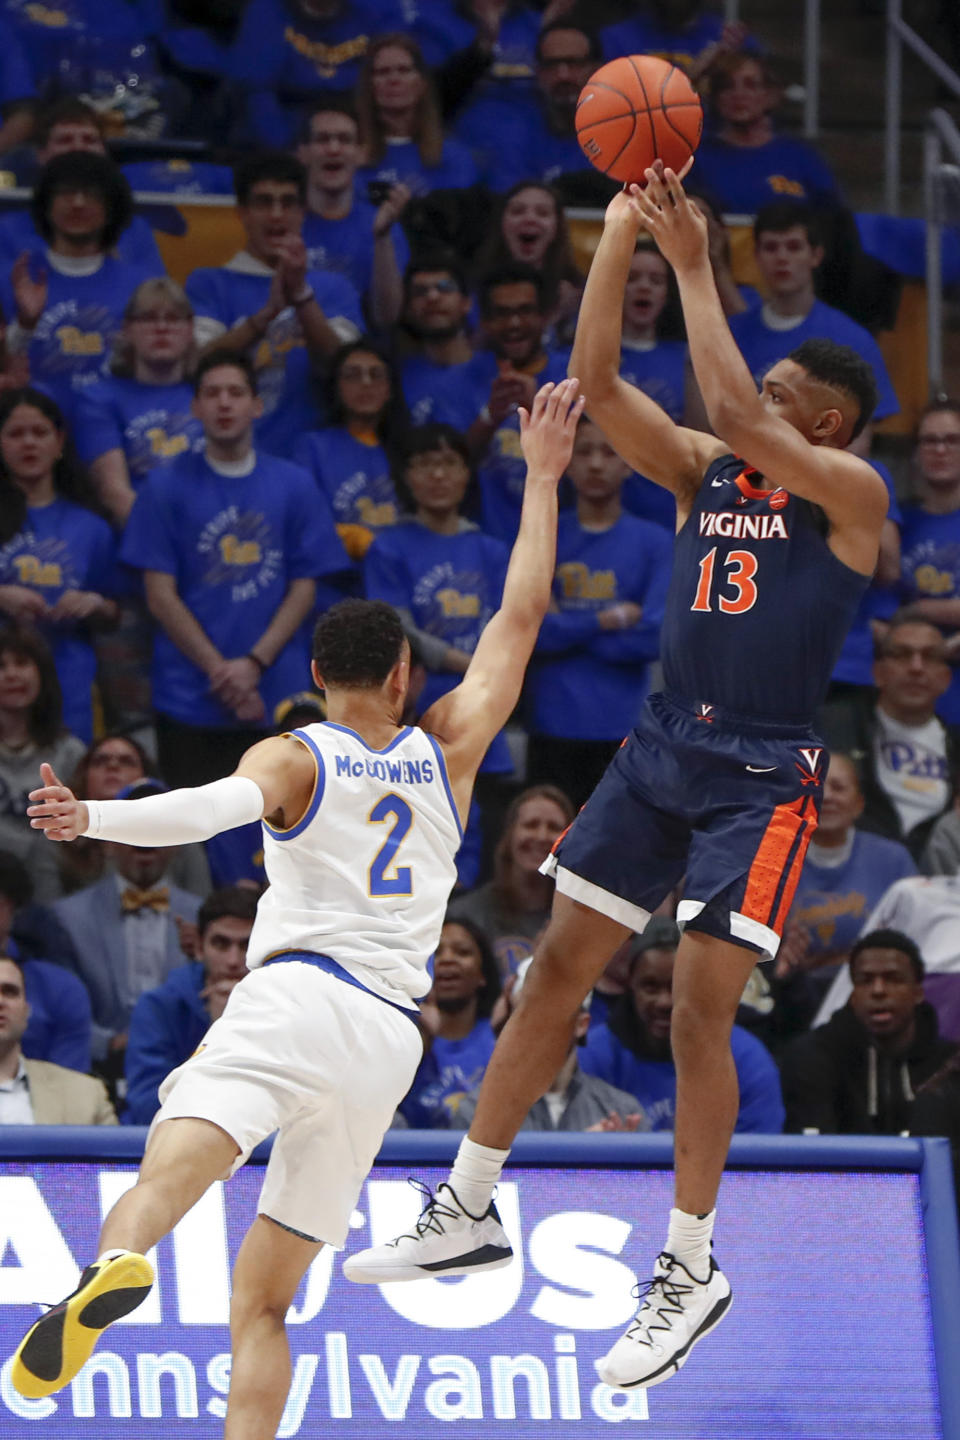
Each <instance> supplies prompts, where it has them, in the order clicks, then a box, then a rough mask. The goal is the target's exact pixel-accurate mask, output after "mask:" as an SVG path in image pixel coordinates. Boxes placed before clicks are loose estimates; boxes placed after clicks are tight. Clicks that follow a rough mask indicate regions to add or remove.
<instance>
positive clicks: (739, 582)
mask: <svg viewBox="0 0 960 1440" xmlns="http://www.w3.org/2000/svg"><path fill="white" fill-rule="evenodd" d="M716 563H717V547H716V545H714V547H713V549H712V550H708V551H707V553H706V555H704V557H703V559H702V560H701V561H700V579H699V580H698V582H697V593H696V595H695V596H694V599H693V604H692V605H691V606H690V609H691V610H696V611H699V612H700V613H701V614H703V613H705V612H708V611H711V610H712V609H713V608H714V607H713V605H712V604H711V603H710V597H711V592H712V591H713V572H714V569H715V567H716ZM723 564H724V565H725V566H726V567H727V570H728V571H729V574H727V575H724V576H722V577H721V579H720V582H719V585H718V589H719V588H720V586H724V585H730V586H732V587H733V589H734V590H735V591H736V594H735V595H734V596H732V597H731V596H729V595H724V594H723V593H722V592H721V593H720V594H719V595H718V596H717V606H718V608H719V609H720V610H722V611H723V613H724V614H725V615H742V614H743V612H744V611H745V610H752V609H753V607H754V605H756V603H757V587H756V585H755V584H754V576H755V575H756V573H757V557H756V555H754V553H753V551H752V550H731V551H730V553H729V554H728V555H727V556H726V558H725V560H724V561H723Z"/></svg>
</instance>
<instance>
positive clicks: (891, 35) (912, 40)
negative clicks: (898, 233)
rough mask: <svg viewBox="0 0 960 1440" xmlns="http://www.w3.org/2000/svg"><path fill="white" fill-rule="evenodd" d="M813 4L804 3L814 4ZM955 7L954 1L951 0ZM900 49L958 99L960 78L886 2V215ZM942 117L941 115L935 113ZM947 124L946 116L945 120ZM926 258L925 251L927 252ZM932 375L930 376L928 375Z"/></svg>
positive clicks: (891, 0) (899, 93)
mask: <svg viewBox="0 0 960 1440" xmlns="http://www.w3.org/2000/svg"><path fill="white" fill-rule="evenodd" d="M816 3H817V0H808V7H809V5H810V4H816ZM954 3H955V0H954ZM904 46H906V48H907V49H908V50H910V51H912V52H913V54H914V55H916V56H917V58H918V59H919V60H922V61H923V63H924V65H926V67H927V69H928V70H930V71H932V73H933V74H934V75H936V77H937V79H938V80H939V81H940V83H941V85H944V86H946V88H947V89H948V90H949V91H950V92H951V93H952V94H953V95H955V96H956V97H957V98H958V99H960V75H958V74H957V73H956V71H954V70H951V68H950V66H949V65H948V64H947V62H946V61H945V60H943V59H942V58H941V57H940V56H939V55H938V54H937V52H936V51H935V50H932V49H931V48H930V46H929V45H928V44H927V42H926V41H925V40H923V39H922V38H921V37H920V36H919V35H918V34H917V32H916V30H914V29H913V27H912V26H910V25H908V24H907V22H906V21H905V20H904V18H903V0H887V88H886V101H887V106H886V143H885V148H884V160H885V164H884V187H885V188H884V209H885V210H886V212H887V214H888V215H899V213H900V170H901V165H900V156H901V145H902V135H901V132H902V128H903V50H904ZM935 113H939V114H943V113H944V112H943V111H939V112H935ZM945 118H946V119H948V120H949V116H946V117H945ZM928 254H929V251H928ZM931 374H932V372H931Z"/></svg>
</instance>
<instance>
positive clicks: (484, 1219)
mask: <svg viewBox="0 0 960 1440" xmlns="http://www.w3.org/2000/svg"><path fill="white" fill-rule="evenodd" d="M410 1183H411V1184H412V1185H413V1186H414V1188H415V1189H417V1190H419V1191H420V1192H421V1194H422V1195H423V1196H424V1198H425V1200H426V1205H425V1206H424V1210H423V1214H422V1215H421V1216H420V1219H419V1220H418V1221H417V1223H416V1225H415V1226H414V1228H413V1230H411V1231H410V1233H409V1234H407V1235H399V1236H398V1237H397V1239H396V1240H390V1241H388V1242H387V1244H386V1245H374V1246H372V1247H371V1248H370V1249H369V1250H361V1251H360V1253H359V1254H358V1255H351V1256H349V1258H348V1259H346V1260H345V1261H344V1262H343V1273H344V1275H346V1277H347V1279H348V1280H353V1281H355V1283H356V1284H358V1285H383V1284H387V1283H389V1282H390V1281H392V1280H423V1279H424V1278H427V1277H430V1276H433V1277H434V1278H436V1277H437V1276H440V1275H475V1274H477V1273H478V1272H479V1271H482V1270H500V1269H502V1267H503V1266H504V1265H509V1264H510V1261H511V1260H512V1259H513V1250H512V1249H511V1247H510V1241H509V1240H508V1239H507V1232H506V1231H505V1230H504V1228H503V1226H502V1225H501V1223H500V1216H499V1215H498V1214H497V1207H496V1206H495V1205H494V1204H493V1202H492V1201H491V1202H490V1205H489V1207H488V1209H487V1210H486V1211H485V1213H484V1214H483V1215H480V1216H476V1215H471V1214H470V1213H469V1212H468V1211H466V1210H464V1208H463V1206H462V1205H461V1204H460V1201H459V1200H458V1199H457V1196H456V1192H455V1191H454V1190H452V1189H451V1187H450V1186H449V1185H447V1184H443V1185H438V1186H437V1192H436V1194H433V1192H432V1191H431V1190H430V1189H429V1187H428V1186H426V1185H423V1184H421V1183H420V1181H418V1180H412V1181H411V1182H410ZM441 1196H442V1197H443V1198H442V1199H441Z"/></svg>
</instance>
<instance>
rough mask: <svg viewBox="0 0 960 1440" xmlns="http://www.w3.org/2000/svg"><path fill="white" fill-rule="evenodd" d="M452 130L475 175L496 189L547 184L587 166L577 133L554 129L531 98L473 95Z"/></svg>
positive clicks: (588, 166) (588, 167) (587, 168)
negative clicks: (522, 183) (467, 152)
mask: <svg viewBox="0 0 960 1440" xmlns="http://www.w3.org/2000/svg"><path fill="white" fill-rule="evenodd" d="M456 135H457V139H458V140H460V141H461V142H462V143H463V144H464V145H466V146H467V147H468V149H469V150H470V152H471V154H472V155H473V158H474V161H475V162H476V165H477V167H478V169H479V172H480V174H479V178H480V179H481V180H482V181H483V183H484V184H485V185H489V186H490V187H491V188H492V189H494V190H499V191H501V192H502V191H504V190H509V189H510V187H511V185H515V184H516V183H517V182H518V181H520V180H530V181H538V180H539V181H543V182H544V183H547V184H549V183H550V182H551V181H554V180H556V179H557V177H558V176H559V175H566V174H568V173H570V172H573V171H577V170H589V169H590V165H589V162H588V161H587V158H586V156H585V155H584V153H583V151H582V150H581V149H580V142H579V141H578V140H577V137H576V136H575V135H557V134H555V133H554V132H553V130H551V129H550V126H549V125H548V123H547V118H546V115H545V113H544V111H543V109H542V107H541V106H540V104H539V103H538V102H537V100H536V98H535V97H531V98H530V99H529V100H526V101H517V100H496V99H486V100H478V101H477V102H476V104H474V105H471V106H470V107H469V109H468V110H467V111H466V112H465V113H464V114H463V115H462V116H461V117H460V119H459V120H458V121H457V124H456Z"/></svg>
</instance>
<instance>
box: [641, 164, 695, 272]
mask: <svg viewBox="0 0 960 1440" xmlns="http://www.w3.org/2000/svg"><path fill="white" fill-rule="evenodd" d="M692 163H693V161H692V158H691V160H690V161H688V162H687V165H685V166H684V168H683V170H682V171H681V172H680V174H679V175H675V174H674V172H673V171H672V170H664V169H662V167H660V166H656V167H651V169H649V170H647V172H646V175H645V177H644V178H645V180H646V185H645V187H644V188H643V189H641V187H640V186H639V185H630V186H628V187H627V189H628V192H629V195H630V201H631V203H632V204H633V205H634V206H635V207H636V210H637V212H638V213H639V216H640V224H641V225H643V226H645V227H646V229H647V230H649V232H650V234H651V235H652V236H653V238H654V240H655V241H656V244H657V248H658V250H659V251H660V253H661V255H662V256H663V257H664V259H665V260H668V261H669V262H670V264H671V265H672V266H673V268H674V270H676V271H678V272H679V271H681V270H684V269H687V268H689V267H691V266H695V265H699V264H700V263H701V262H705V263H706V264H707V265H709V264H710V232H709V228H708V226H707V219H706V216H705V215H704V214H703V211H702V210H701V209H700V208H699V207H698V206H697V205H691V203H690V201H689V200H688V199H687V195H686V191H685V190H684V188H683V184H682V180H683V176H684V175H685V174H686V172H687V170H688V169H689V168H690V165H691V164H692Z"/></svg>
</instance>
